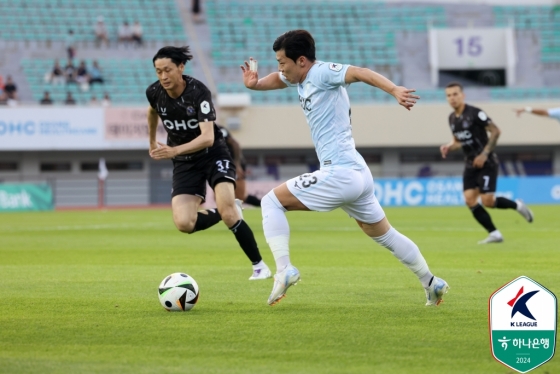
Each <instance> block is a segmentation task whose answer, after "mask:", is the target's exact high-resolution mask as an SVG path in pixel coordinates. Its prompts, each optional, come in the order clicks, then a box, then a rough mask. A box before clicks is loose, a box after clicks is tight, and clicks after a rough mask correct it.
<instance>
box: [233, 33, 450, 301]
mask: <svg viewBox="0 0 560 374" xmlns="http://www.w3.org/2000/svg"><path fill="white" fill-rule="evenodd" d="M273 50H274V51H275V52H276V59H277V60H278V67H279V70H280V72H279V73H272V74H269V75H268V76H266V77H264V78H262V79H259V78H258V74H257V71H256V68H254V66H255V65H256V61H255V60H253V59H250V61H249V63H247V62H245V66H241V70H242V71H243V82H244V84H245V86H246V87H247V88H250V89H253V90H275V89H283V88H286V87H297V90H298V93H299V101H300V104H301V107H302V109H303V112H304V114H305V116H306V118H307V123H308V125H309V127H310V129H311V136H312V138H313V143H314V144H315V149H316V152H317V156H318V158H319V161H320V165H321V168H320V170H317V171H315V172H313V173H310V174H303V175H300V176H298V177H295V178H293V179H290V180H288V181H287V182H285V183H284V184H282V185H281V186H279V187H276V188H275V189H274V190H272V191H270V192H269V193H268V194H267V195H265V196H264V197H263V199H262V202H261V206H262V216H263V229H264V235H265V237H266V241H267V243H268V245H269V246H270V249H271V251H272V254H273V256H274V259H275V261H276V267H277V272H276V274H275V275H274V286H273V288H272V293H271V294H270V297H269V298H268V304H269V305H274V304H276V303H277V302H278V301H280V300H281V299H282V298H283V297H284V296H285V295H286V291H287V289H288V288H289V287H290V286H292V285H294V284H296V283H297V282H298V281H299V279H300V274H299V271H298V269H297V268H296V267H294V266H293V265H292V264H291V262H290V253H289V239H290V228H289V225H288V220H287V219H286V216H285V212H286V211H289V210H311V211H319V212H326V211H331V210H333V209H336V208H341V209H343V210H344V211H345V212H346V213H348V214H349V215H350V216H351V217H352V218H354V219H355V220H356V222H357V223H358V225H359V226H360V228H361V229H362V230H363V231H364V233H365V234H366V235H368V236H369V237H371V238H372V239H373V240H374V241H376V242H377V243H379V244H380V245H382V246H384V247H386V248H387V249H389V251H391V253H392V254H393V255H394V256H395V257H397V258H398V259H399V260H400V261H401V262H402V263H403V264H404V265H405V266H407V267H408V268H409V269H410V270H411V271H412V272H413V273H414V274H416V276H417V277H418V279H419V280H420V282H421V283H422V286H423V287H424V289H425V291H426V298H427V302H426V305H439V303H441V301H442V297H443V295H444V294H445V293H446V292H447V290H448V289H449V286H448V284H447V282H445V281H444V280H443V279H440V278H438V277H435V276H434V275H433V274H432V273H431V272H430V269H429V268H428V265H427V263H426V261H425V260H424V257H423V256H422V254H421V253H420V250H419V249H418V247H417V246H416V244H414V243H413V242H412V241H411V240H410V239H408V238H407V237H406V236H404V235H402V234H401V233H399V232H398V231H397V230H395V229H394V228H393V227H391V225H390V224H389V221H388V220H387V218H386V217H385V213H384V212H383V209H382V208H381V206H380V205H379V202H378V201H377V198H376V197H375V194H374V187H373V177H372V175H371V172H370V170H369V168H368V166H367V164H366V163H365V161H364V159H363V158H362V156H361V155H360V154H359V153H358V152H357V151H356V147H355V145H354V139H353V138H352V126H351V124H350V102H349V100H348V94H347V92H346V86H347V85H348V84H350V83H354V82H364V83H367V84H369V85H371V86H374V87H379V88H381V89H382V90H384V91H386V92H387V93H389V94H391V95H393V96H394V97H395V98H396V99H397V101H398V102H399V104H400V105H402V106H404V107H405V108H406V109H408V110H410V109H411V108H412V107H413V105H414V104H415V103H416V100H417V99H419V97H418V96H416V95H414V94H413V92H414V90H410V89H407V88H405V87H399V86H396V85H395V84H393V83H392V82H391V81H390V80H389V79H387V78H385V77H383V76H381V75H379V74H377V73H375V72H373V71H371V70H369V69H365V68H359V67H355V66H351V65H344V64H338V63H332V62H322V61H317V60H316V59H315V41H314V40H313V37H312V36H311V34H310V33H309V32H307V31H305V30H293V31H288V32H286V33H285V34H283V35H281V36H279V37H278V38H277V39H276V41H275V42H274V45H273Z"/></svg>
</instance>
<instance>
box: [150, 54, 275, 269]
mask: <svg viewBox="0 0 560 374" xmlns="http://www.w3.org/2000/svg"><path fill="white" fill-rule="evenodd" d="M192 57H193V56H192V55H191V54H190V52H189V48H188V47H164V48H161V49H160V50H159V51H158V52H157V53H156V55H155V56H154V58H153V64H154V68H155V71H156V74H157V77H158V81H157V82H155V83H153V84H152V85H150V86H149V87H148V89H147V90H146V97H147V98H148V101H149V102H150V107H149V109H148V128H149V135H150V156H151V157H152V158H153V159H155V160H164V159H171V160H172V161H173V189H172V191H171V196H172V199H171V207H172V210H173V221H174V222H175V226H176V227H177V229H178V230H179V231H181V232H184V233H188V234H191V233H193V232H196V231H201V230H205V229H207V228H209V227H211V226H213V225H215V224H216V223H218V222H219V221H220V220H223V221H224V223H225V224H226V225H227V227H228V228H229V229H230V230H231V231H232V232H233V234H234V235H235V238H236V239H237V241H238V242H239V245H240V246H241V248H242V249H243V251H244V252H245V254H246V255H247V257H248V258H249V260H251V262H252V264H253V275H252V276H251V277H250V278H249V279H250V280H255V279H266V278H270V276H271V273H270V270H269V268H268V266H266V264H265V263H264V261H263V260H262V257H261V255H260V253H259V249H258V247H257V242H256V241H255V237H254V235H253V231H251V229H250V228H249V226H248V225H247V223H246V222H245V221H244V220H243V216H242V214H241V209H240V208H239V209H238V207H237V206H236V201H235V194H234V188H235V180H236V167H235V164H234V162H233V160H232V157H231V155H230V154H229V152H228V149H227V147H226V145H225V142H224V138H223V136H222V132H221V131H220V130H219V129H218V127H217V126H216V124H215V123H214V121H215V120H216V112H215V110H214V106H213V104H212V95H211V93H210V91H209V90H208V88H206V86H205V85H204V84H202V83H201V82H200V81H198V80H196V79H194V78H193V77H190V76H187V75H183V70H184V69H185V64H186V63H187V61H189V60H191V59H192ZM158 116H159V118H160V119H161V121H162V123H163V127H164V128H165V130H166V131H167V144H163V143H159V142H157V141H156V129H157V126H158ZM207 181H208V183H209V184H210V186H211V187H212V189H214V193H215V196H216V204H217V207H218V211H216V210H214V209H208V210H205V211H199V210H198V209H199V207H200V204H201V203H202V202H204V199H205V196H206V182H207Z"/></svg>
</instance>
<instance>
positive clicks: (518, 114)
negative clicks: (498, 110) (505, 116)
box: [513, 109, 525, 117]
mask: <svg viewBox="0 0 560 374" xmlns="http://www.w3.org/2000/svg"><path fill="white" fill-rule="evenodd" d="M513 111H514V112H515V114H517V117H520V116H521V113H523V112H524V111H525V109H514V110H513Z"/></svg>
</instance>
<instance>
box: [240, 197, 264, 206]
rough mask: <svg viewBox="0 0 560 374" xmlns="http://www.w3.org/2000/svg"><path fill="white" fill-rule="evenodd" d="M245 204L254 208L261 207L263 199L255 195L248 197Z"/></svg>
mask: <svg viewBox="0 0 560 374" xmlns="http://www.w3.org/2000/svg"><path fill="white" fill-rule="evenodd" d="M244 202H245V203H247V204H249V205H253V206H261V199H259V198H258V197H256V196H253V195H247V198H246V199H245V201H244Z"/></svg>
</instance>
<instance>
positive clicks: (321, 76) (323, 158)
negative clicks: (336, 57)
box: [278, 61, 367, 169]
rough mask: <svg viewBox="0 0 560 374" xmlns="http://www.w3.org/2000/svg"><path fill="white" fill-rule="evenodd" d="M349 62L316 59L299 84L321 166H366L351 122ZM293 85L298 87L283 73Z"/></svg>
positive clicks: (298, 87) (289, 84)
mask: <svg viewBox="0 0 560 374" xmlns="http://www.w3.org/2000/svg"><path fill="white" fill-rule="evenodd" d="M349 67H350V65H343V64H337V63H333V62H323V61H316V62H315V64H314V65H313V66H312V67H311V69H309V71H308V72H307V77H306V78H305V80H304V81H303V82H302V83H299V84H297V89H298V93H299V102H300V104H301V107H302V109H303V113H304V114H305V117H306V119H307V124H308V125H309V128H310V129H311V138H312V139H313V143H314V144H315V151H316V152H317V157H318V158H319V161H320V164H321V168H323V167H330V166H345V167H353V168H356V169H361V168H364V167H367V166H366V163H365V161H364V159H363V158H362V156H361V155H360V154H359V153H358V152H357V151H356V146H355V144H354V139H353V138H352V126H351V123H350V100H349V99H348V93H347V92H346V87H347V86H348V85H347V84H346V83H345V82H344V77H345V75H346V71H347V70H348V68H349ZM278 74H279V75H280V79H281V80H282V81H283V82H284V83H286V85H288V86H290V87H294V86H296V85H295V84H291V83H290V82H288V81H287V80H286V78H285V77H284V76H283V75H282V74H281V73H278Z"/></svg>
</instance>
